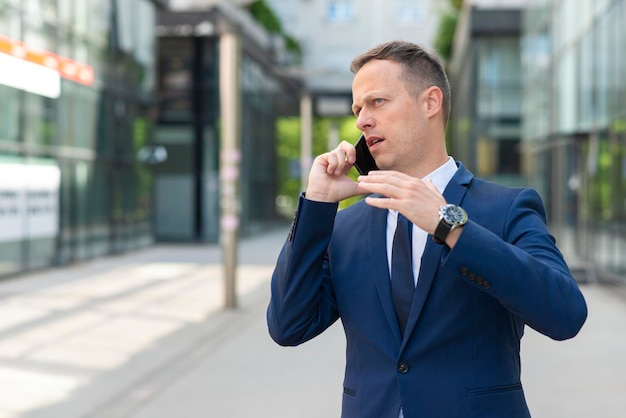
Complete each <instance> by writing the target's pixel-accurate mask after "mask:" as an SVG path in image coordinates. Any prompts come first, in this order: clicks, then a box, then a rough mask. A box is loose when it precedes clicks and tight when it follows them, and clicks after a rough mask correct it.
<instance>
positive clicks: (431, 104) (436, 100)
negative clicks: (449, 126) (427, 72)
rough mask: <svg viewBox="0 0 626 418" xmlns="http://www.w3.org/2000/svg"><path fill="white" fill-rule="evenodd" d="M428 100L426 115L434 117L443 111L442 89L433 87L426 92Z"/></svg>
mask: <svg viewBox="0 0 626 418" xmlns="http://www.w3.org/2000/svg"><path fill="white" fill-rule="evenodd" d="M425 93H426V94H425V98H426V114H427V115H428V116H429V117H430V116H434V115H436V114H437V113H440V112H441V111H442V107H443V93H442V92H441V89H440V88H439V87H436V86H431V87H429V88H427V89H426V91H425Z"/></svg>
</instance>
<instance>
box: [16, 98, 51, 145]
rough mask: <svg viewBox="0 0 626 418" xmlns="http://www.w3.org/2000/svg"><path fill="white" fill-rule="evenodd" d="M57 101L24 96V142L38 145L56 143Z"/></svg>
mask: <svg viewBox="0 0 626 418" xmlns="http://www.w3.org/2000/svg"><path fill="white" fill-rule="evenodd" d="M56 104H57V103H56V100H54V99H48V98H46V97H42V96H37V95H35V94H24V141H25V142H26V143H29V144H36V145H54V144H55V143H56V132H57V124H56V111H57V106H56Z"/></svg>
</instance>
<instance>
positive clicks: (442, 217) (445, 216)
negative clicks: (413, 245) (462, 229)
mask: <svg viewBox="0 0 626 418" xmlns="http://www.w3.org/2000/svg"><path fill="white" fill-rule="evenodd" d="M466 222H467V212H465V210H464V209H463V208H462V207H460V206H457V205H451V204H448V205H444V206H441V207H440V208H439V225H437V229H435V233H434V234H433V240H435V242H436V243H437V244H443V243H445V242H446V237H447V236H448V234H449V233H450V231H452V230H453V229H454V228H458V227H459V226H462V225H465V223H466Z"/></svg>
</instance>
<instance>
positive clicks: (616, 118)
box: [522, 0, 626, 279]
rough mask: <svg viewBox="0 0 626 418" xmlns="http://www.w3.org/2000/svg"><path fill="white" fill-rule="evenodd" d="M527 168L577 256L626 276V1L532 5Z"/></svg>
mask: <svg viewBox="0 0 626 418" xmlns="http://www.w3.org/2000/svg"><path fill="white" fill-rule="evenodd" d="M523 21H524V27H523V47H522V52H523V55H522V57H523V58H522V61H523V68H524V77H525V80H524V86H525V89H524V109H523V116H524V118H523V121H524V122H523V139H524V142H523V145H524V146H523V150H524V159H523V160H524V171H525V172H526V173H527V174H528V176H529V178H530V179H532V182H533V186H535V187H536V188H538V189H539V190H541V191H542V194H543V195H544V196H547V205H548V209H549V215H550V221H551V223H552V225H553V230H554V231H555V234H556V235H557V238H558V239H559V241H560V243H561V246H565V247H566V249H567V250H568V251H569V253H570V254H572V256H573V258H575V259H576V260H580V261H583V262H585V263H586V264H588V265H589V266H592V267H594V268H597V269H598V270H599V271H600V272H603V273H607V274H608V275H610V276H612V277H616V278H618V279H619V278H620V277H622V278H623V277H625V275H626V257H624V254H626V25H625V24H624V23H625V22H626V1H625V0H613V1H609V0H577V1H570V0H529V1H528V2H527V6H526V8H525V10H524V19H523Z"/></svg>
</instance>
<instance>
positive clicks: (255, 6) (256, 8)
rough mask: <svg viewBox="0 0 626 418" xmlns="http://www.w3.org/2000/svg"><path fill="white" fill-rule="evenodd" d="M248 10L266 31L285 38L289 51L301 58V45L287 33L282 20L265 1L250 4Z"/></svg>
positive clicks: (260, 0) (258, 0) (259, 0)
mask: <svg viewBox="0 0 626 418" xmlns="http://www.w3.org/2000/svg"><path fill="white" fill-rule="evenodd" d="M247 8H248V11H249V12H250V14H251V15H252V17H253V18H254V20H256V21H257V22H258V23H259V24H261V26H263V27H264V28H265V30H266V31H268V32H269V33H271V34H273V35H278V36H280V37H281V38H283V40H284V41H285V48H286V49H287V51H289V52H291V53H292V54H294V55H295V56H296V57H298V58H299V57H300V55H301V52H302V48H301V47H300V44H299V43H298V41H296V40H295V39H294V38H293V37H292V36H290V35H289V34H287V33H285V31H284V30H283V25H282V22H281V21H280V18H279V17H278V16H277V15H276V13H274V10H272V8H271V7H270V6H269V5H268V4H267V3H266V2H265V1H264V0H257V1H254V2H252V3H250V4H249V5H248V7H247Z"/></svg>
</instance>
